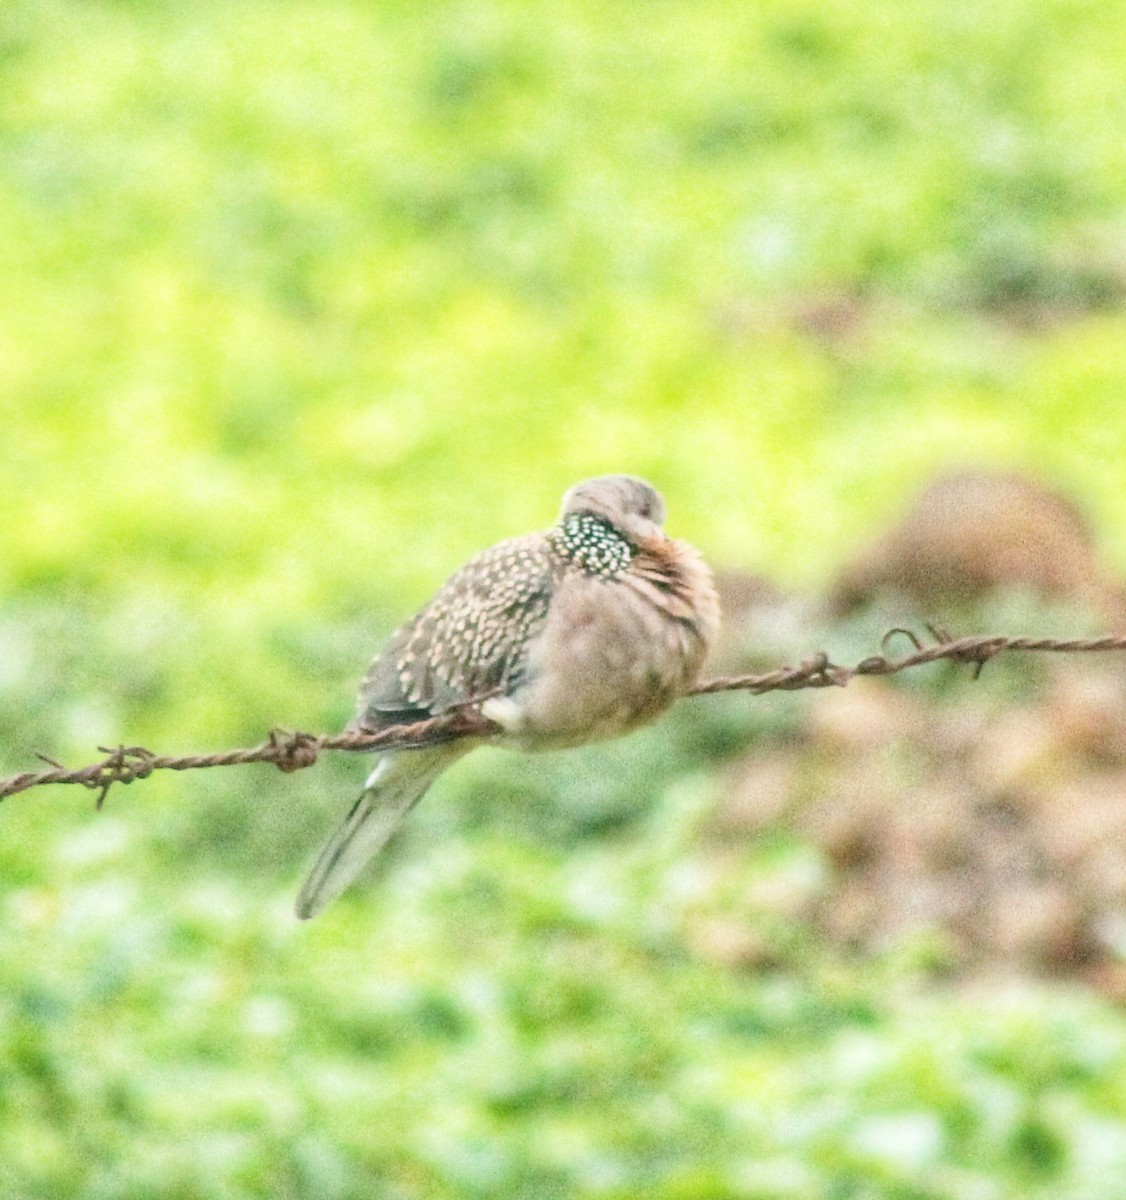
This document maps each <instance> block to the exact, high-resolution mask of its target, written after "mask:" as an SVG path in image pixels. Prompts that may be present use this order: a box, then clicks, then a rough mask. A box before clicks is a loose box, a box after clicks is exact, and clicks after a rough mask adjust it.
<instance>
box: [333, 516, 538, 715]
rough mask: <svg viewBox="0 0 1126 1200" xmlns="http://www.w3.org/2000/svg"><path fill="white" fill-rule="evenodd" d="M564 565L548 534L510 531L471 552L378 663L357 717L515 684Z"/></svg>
mask: <svg viewBox="0 0 1126 1200" xmlns="http://www.w3.org/2000/svg"><path fill="white" fill-rule="evenodd" d="M557 570H558V563H557V558H556V555H555V553H554V551H553V548H552V543H551V542H550V541H549V539H548V538H547V537H546V536H545V535H543V534H530V535H527V536H525V537H518V538H510V539H509V540H507V541H504V542H500V543H498V544H497V545H496V546H492V547H490V548H489V549H488V550H485V551H482V553H480V554H478V555H477V556H476V557H475V558H472V559H470V561H469V562H468V563H466V565H465V566H464V567H462V568H461V570H460V571H457V572H455V573H454V574H453V575H452V576H450V578H449V579H448V580H447V581H446V582H445V583H444V584H443V585H442V587H441V588H440V589H439V590H438V592H437V593H436V594H435V595H434V598H433V599H432V600H431V601H430V602H429V603H428V604H426V605H425V606H424V607H423V608H422V609H421V610H420V611H419V612H418V613H416V614H415V616H414V617H413V618H411V620H410V621H408V622H407V623H406V624H405V625H403V626H402V627H401V628H400V629H399V630H398V631H396V633H395V634H393V635H392V637H391V639H390V641H389V642H388V643H387V645H386V646H385V647H384V650H383V652H382V653H381V654H380V656H379V657H378V658H377V659H376V660H375V662H374V663H372V666H371V669H370V670H369V671H368V673H367V676H366V677H365V679H364V682H363V684H362V686H361V689H360V704H359V713H358V714H357V717H356V722H357V723H362V724H364V725H367V726H376V727H378V726H379V725H382V724H389V723H392V722H395V721H402V720H411V719H419V718H422V717H426V716H432V715H434V714H436V713H439V712H442V711H444V710H446V709H448V708H451V707H453V706H455V705H457V704H461V703H464V702H465V701H466V700H470V699H474V698H476V697H479V696H483V695H489V694H495V693H496V692H497V691H498V690H499V691H500V692H502V693H503V692H510V691H511V690H512V689H513V688H514V687H515V686H516V685H517V684H518V683H519V682H520V681H521V679H522V678H523V673H524V671H525V670H526V668H527V659H528V647H529V644H530V643H531V642H532V641H534V639H535V637H536V635H537V634H538V633H539V631H540V630H541V629H542V627H543V623H544V621H545V620H546V617H547V610H548V605H549V603H550V601H551V595H552V590H553V586H554V581H555V576H556V573H557Z"/></svg>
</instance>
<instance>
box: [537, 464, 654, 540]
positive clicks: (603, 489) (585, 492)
mask: <svg viewBox="0 0 1126 1200" xmlns="http://www.w3.org/2000/svg"><path fill="white" fill-rule="evenodd" d="M576 513H589V514H590V515H591V516H594V517H599V518H601V519H602V520H604V521H607V522H608V523H609V524H610V525H612V526H613V528H614V529H616V530H617V531H618V532H619V533H620V534H621V535H622V536H623V537H624V538H625V539H626V540H627V541H628V542H632V543H633V544H635V545H636V544H639V543H641V542H645V541H648V540H649V539H651V538H663V537H664V531H663V530H662V528H661V526H662V525H663V524H664V522H665V502H664V500H662V499H661V493H660V492H658V491H657V490H656V488H653V487H650V485H649V484H647V483H646V482H645V480H644V479H638V477H637V476H636V475H598V476H596V477H595V478H594V479H584V480H583V481H582V483H576V484H575V486H574V487H573V488H571V489H570V491H569V492H567V494H566V495H565V496H564V497H563V511H562V513H561V514H560V519H561V520H563V521H565V520H566V519H567V518H568V517H570V516H572V515H574V514H576Z"/></svg>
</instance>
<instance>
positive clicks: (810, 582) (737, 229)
mask: <svg viewBox="0 0 1126 1200" xmlns="http://www.w3.org/2000/svg"><path fill="white" fill-rule="evenodd" d="M1124 36H1126V13H1124V11H1123V9H1122V7H1121V6H1120V5H1115V4H1104V5H1093V4H1090V3H1085V2H1081V0H1023V2H1021V0H1013V2H1008V3H1002V4H997V5H989V6H977V7H971V6H955V5H949V4H942V3H938V2H937V0H918V2H914V3H908V4H902V5H890V4H883V3H879V2H877V0H864V2H860V3H858V2H856V0H849V2H847V3H846V2H845V0H819V2H818V3H812V2H811V0H781V2H779V3H772V4H765V3H753V4H743V5H738V4H732V3H728V2H726V0H692V2H687V0H652V2H648V3H628V4H627V3H624V2H621V3H619V2H615V0H554V2H553V3H550V4H549V3H543V2H540V0H523V2H520V3H516V2H515V0H513V2H510V3H501V2H496V0H494V2H485V0H476V2H474V3H440V2H435V3H428V4H421V5H406V4H398V3H395V2H394V0H379V2H375V0H372V2H367V3H364V2H361V0H329V2H327V3H314V2H312V0H303V2H302V0H278V2H275V3H264V2H261V0H241V2H239V3H235V2H223V0H198V2H197V3H192V4H171V3H159V2H156V0H153V2H145V0H134V2H128V0H121V2H119V3H109V2H106V0H83V2H78V0H69V2H67V0H53V2H52V0H6V2H5V3H4V5H3V7H2V9H0V431H2V436H0V480H2V481H3V495H2V499H0V767H2V768H3V769H4V770H6V771H15V770H17V769H23V768H25V767H26V766H27V765H28V764H29V762H32V761H33V760H32V758H31V752H32V751H33V750H42V751H44V752H48V753H52V754H56V755H61V756H64V757H66V758H67V759H68V760H70V761H76V762H77V761H85V760H86V759H88V758H89V757H90V756H91V752H92V750H93V747H94V746H96V745H98V744H99V743H100V744H108V743H114V744H116V743H117V742H119V741H121V740H124V741H126V742H143V743H145V744H148V745H151V746H153V747H155V748H159V749H161V750H168V751H176V750H181V749H182V750H195V749H208V748H219V747H224V746H227V745H235V744H243V743H247V742H251V741H255V740H257V739H258V738H259V737H260V736H261V734H262V733H263V731H264V730H265V729H267V728H269V727H271V726H273V725H275V724H283V725H287V726H291V727H298V728H307V729H319V728H327V727H332V726H336V725H339V724H340V723H341V722H342V721H343V720H344V719H345V717H346V716H347V715H348V714H349V712H350V707H351V700H352V694H353V690H354V686H355V681H356V679H357V678H358V677H359V675H360V674H361V672H362V670H363V669H364V667H365V666H366V663H367V660H368V658H369V657H370V655H371V653H372V652H373V651H374V649H375V648H376V647H377V646H378V644H379V641H380V638H381V637H382V636H383V635H384V634H385V633H386V631H387V630H388V629H389V628H390V627H391V626H392V625H393V624H394V623H395V621H396V620H398V619H399V618H400V617H401V616H402V615H403V614H404V613H405V612H407V611H409V610H410V609H411V608H412V607H413V606H415V605H416V604H417V603H419V602H420V601H421V600H422V599H424V598H425V596H426V595H427V594H428V592H429V591H430V589H432V588H433V587H434V586H435V584H436V583H437V582H438V581H440V580H441V579H442V578H444V576H445V575H446V574H447V573H448V572H449V571H450V570H451V569H453V568H454V567H456V566H457V565H459V564H460V563H461V562H462V561H463V560H464V559H465V558H466V557H467V556H468V555H469V554H470V553H472V552H473V551H474V550H476V549H478V548H479V547H481V546H482V545H484V544H486V543H488V542H490V541H492V540H495V539H498V538H500V537H503V536H506V535H509V534H511V533H515V532H520V531H523V530H525V529H528V528H534V527H537V526H542V525H545V524H547V523H548V522H549V521H550V520H551V519H552V517H553V514H554V511H555V508H556V506H557V504H558V498H559V496H560V495H561V493H562V491H563V490H564V489H565V488H566V487H567V486H568V485H569V484H570V483H572V482H574V481H575V480H576V479H578V478H581V477H583V476H584V475H589V474H593V473H598V472H602V471H607V470H630V471H634V472H637V473H640V474H644V475H646V476H648V477H650V478H652V479H653V480H654V481H655V482H656V483H657V484H658V485H659V486H660V487H661V488H662V489H663V490H664V492H665V494H666V498H667V501H668V504H669V508H670V511H671V513H672V518H671V522H670V525H671V527H672V529H673V531H674V532H676V533H677V534H680V535H684V536H688V537H690V538H691V539H692V540H694V541H695V542H697V543H698V544H699V545H700V546H701V547H703V548H704V549H705V550H706V552H707V554H708V556H709V557H710V558H711V559H712V561H714V562H716V563H718V564H723V565H727V566H738V567H744V568H749V569H755V570H762V571H766V572H768V573H770V574H772V575H774V576H776V577H777V578H779V579H781V580H782V581H783V582H785V583H787V584H791V585H801V586H816V585H817V584H819V583H821V582H823V581H824V580H825V579H826V578H828V576H829V575H830V574H831V572H832V571H833V569H834V568H835V567H836V566H837V565H839V564H840V562H841V561H842V560H843V557H844V556H845V554H846V553H847V550H848V548H849V547H850V546H851V545H854V544H856V543H858V542H859V541H860V539H861V538H862V537H863V536H864V534H865V533H866V532H867V531H869V530H871V529H874V528H876V527H877V526H878V524H879V523H880V522H881V521H882V520H884V519H886V518H887V516H888V515H889V514H890V513H891V512H893V511H894V509H895V507H896V504H897V503H898V502H900V501H901V500H902V499H903V497H905V496H906V495H908V494H909V493H910V492H911V491H912V489H913V488H915V487H917V486H918V484H919V483H920V481H921V480H923V479H924V478H926V477H927V476H928V475H929V474H930V473H931V472H932V471H934V470H936V469H938V468H939V467H940V466H945V465H949V464H951V463H955V462H957V463H963V462H979V463H980V462H984V463H997V464H1007V465H1015V466H1019V467H1023V468H1027V469H1030V470H1034V471H1036V472H1038V473H1040V474H1041V475H1043V476H1044V477H1046V478H1048V479H1049V480H1052V481H1054V482H1057V483H1059V484H1061V485H1063V486H1064V487H1066V488H1068V489H1069V490H1071V491H1072V492H1073V493H1075V494H1076V495H1078V496H1079V498H1080V499H1081V501H1082V502H1083V503H1084V505H1085V506H1086V508H1087V509H1088V511H1089V512H1090V513H1091V515H1092V517H1093V518H1094V520H1095V522H1096V525H1097V527H1098V528H1099V530H1100V532H1101V534H1102V538H1103V542H1104V546H1105V552H1106V555H1107V557H1108V559H1109V561H1110V562H1111V563H1112V564H1113V565H1115V566H1116V567H1117V568H1118V569H1119V570H1122V569H1124V568H1126V536H1124V535H1123V532H1122V531H1123V530H1124V529H1126V475H1124V472H1123V468H1122V463H1123V459H1124V455H1126V420H1124V418H1123V415H1122V412H1123V400H1124V394H1126V139H1124V138H1123V136H1122V131H1123V129H1124V128H1126V75H1124V74H1123V71H1122V56H1121V46H1122V42H1123V37H1124ZM810 648H811V649H812V648H813V647H812V646H811V647H810ZM800 703H801V701H800V698H786V699H784V700H780V699H779V698H778V697H771V698H765V699H760V700H754V701H749V700H747V699H745V698H739V697H728V698H722V699H720V700H716V701H714V702H708V703H707V704H706V705H705V704H700V705H698V706H696V707H695V708H693V709H692V711H691V712H685V713H683V714H677V715H676V716H674V718H672V719H671V720H670V721H669V722H668V723H667V724H666V725H665V726H663V727H662V728H661V730H659V731H657V732H650V733H648V734H642V735H639V736H637V737H635V738H633V739H631V740H629V741H628V742H626V743H622V744H621V745H613V746H609V747H605V748H596V749H593V750H589V751H580V752H574V753H571V754H568V755H566V756H559V757H557V758H552V759H550V760H543V761H539V762H536V763H528V762H521V761H520V760H518V759H514V758H509V757H504V756H501V755H499V754H486V753H483V754H481V755H480V756H479V757H478V756H475V757H474V758H473V759H472V760H470V761H468V762H466V763H465V764H463V765H462V766H461V767H459V768H458V771H457V772H456V774H455V776H454V777H451V778H450V779H448V780H446V781H445V782H444V783H443V785H442V786H441V787H440V788H439V789H438V790H437V791H436V792H435V794H434V795H433V796H432V797H430V798H429V799H428V800H427V803H426V805H425V806H423V808H422V809H420V810H419V812H418V813H417V814H416V818H415V819H414V820H413V821H412V825H411V827H410V829H409V830H407V831H406V833H405V836H404V837H403V838H402V839H401V842H400V844H399V845H398V847H397V848H396V851H395V853H394V854H392V855H391V856H390V857H389V859H388V861H387V862H386V863H384V864H383V865H382V866H381V868H380V870H379V871H378V872H377V877H376V878H375V879H374V880H373V881H372V882H370V883H369V884H368V886H366V887H364V888H361V889H357V891H356V892H355V893H354V894H352V895H350V896H349V897H348V898H347V899H346V900H344V901H341V902H340V904H339V905H338V906H336V907H335V908H334V909H333V910H330V911H329V913H327V914H326V915H325V917H324V918H322V919H321V920H320V921H318V922H316V923H314V924H312V925H310V926H304V925H298V924H297V923H296V922H294V921H293V920H292V919H291V917H290V904H291V895H292V892H293V889H294V887H295V884H296V882H297V880H298V878H299V876H300V873H301V871H302V869H303V866H304V864H305V863H306V862H307V860H308V858H309V856H310V855H311V853H312V851H313V849H314V847H315V845H316V843H317V841H318V840H319V838H320V837H321V836H323V833H324V831H325V828H326V827H327V824H328V822H329V821H330V820H331V819H333V818H334V816H335V814H336V812H337V810H338V809H339V808H340V807H341V806H342V805H343V804H345V803H346V802H347V801H348V799H349V798H350V793H351V792H352V791H353V790H354V788H355V784H356V779H357V777H358V770H359V767H360V764H357V763H356V762H355V761H349V762H342V761H337V760H333V761H326V762H324V763H322V764H321V765H320V766H318V767H317V768H316V769H315V770H314V771H309V772H305V773H302V774H298V775H294V776H288V777H283V776H281V775H278V774H276V773H273V772H271V771H270V770H268V769H266V768H247V769H245V770H240V771H235V770H231V771H216V772H212V773H209V774H207V775H187V776H178V777H174V778H171V779H169V778H165V777H154V778H153V779H150V780H148V781H146V782H144V783H140V784H137V785H136V786H135V787H134V788H133V789H131V790H129V791H127V792H126V791H124V790H121V791H119V792H117V793H115V794H114V796H113V797H112V798H111V800H110V804H109V809H108V811H107V812H106V813H104V814H102V815H101V816H98V817H97V818H95V817H94V816H93V815H92V814H91V813H90V812H89V810H88V809H89V806H88V804H87V803H86V800H87V799H88V797H86V796H85V795H84V794H79V795H75V794H72V793H70V792H64V791H61V790H60V791H55V792H51V791H36V792H30V793H27V794H25V795H22V796H20V797H18V798H16V799H14V800H12V801H10V802H8V803H6V804H5V805H4V806H3V808H2V810H0V872H2V880H3V886H2V892H0V1197H3V1200H25V1198H26V1200H31V1198H33V1197H35V1198H38V1197H55V1196H59V1197H63V1196H66V1197H77V1198H81V1200H94V1198H97V1200H111V1198H112V1200H124V1198H132V1197H142V1196H144V1197H147V1196H152V1195H160V1196H163V1197H173V1198H177V1197H184V1198H188V1197H193V1198H194V1197H200V1198H201V1200H202V1198H206V1200H242V1198H244V1197H246V1198H249V1197H259V1196H269V1197H278V1198H286V1197H294V1198H297V1197H306V1196H308V1197H325V1198H327V1200H345V1198H351V1197H390V1198H394V1200H416V1198H423V1197H439V1198H447V1197H448V1198H454V1197H457V1198H461V1197H493V1196H503V1197H513V1198H528V1200H532V1198H535V1200H544V1198H548V1197H556V1196H557V1197H590V1198H599V1200H627V1198H629V1200H633V1198H638V1200H640V1198H641V1197H646V1198H655V1200H709V1198H714V1200H719V1198H726V1197H747V1198H749V1200H784V1198H785V1200H814V1198H821V1197H825V1198H828V1200H868V1198H872V1200H876V1198H879V1200H883V1198H895V1200H938V1198H940V1197H941V1198H950V1200H955V1198H956V1200H1007V1198H1013V1200H1016V1198H1017V1197H1020V1198H1025V1197H1040V1196H1042V1197H1067V1198H1068V1200H1088V1198H1089V1200H1116V1198H1118V1197H1121V1196H1122V1195H1123V1194H1124V1188H1126V1185H1124V1184H1123V1179H1126V1023H1124V1022H1123V1020H1122V1018H1121V1014H1120V1013H1119V1011H1118V1010H1117V1009H1114V1008H1112V1007H1110V1006H1109V1005H1108V1004H1106V1003H1104V1002H1102V1001H1099V1000H1096V999H1095V998H1093V997H1092V996H1089V995H1086V994H1084V993H1081V992H1076V991H1070V990H1067V989H1065V988H1063V987H1055V988H1048V987H1044V986H1041V987H1036V988H1033V987H1030V986H1027V985H1020V986H1016V985H1014V986H1012V987H1006V988H1003V989H1000V988H999V989H993V990H986V991H983V992H980V993H973V994H969V995H966V994H959V993H958V992H954V993H946V994H941V993H937V992H935V991H934V989H933V988H932V987H930V986H928V985H926V984H925V983H923V982H921V981H920V980H919V979H918V978H917V976H916V975H915V972H914V970H913V966H912V958H911V954H910V953H903V954H895V953H891V954H889V956H888V958H887V960H886V961H881V962H879V963H876V964H872V963H868V964H855V963H851V964H850V963H847V962H842V961H839V960H838V959H837V958H836V957H834V956H833V955H832V954H831V953H830V952H829V951H827V950H826V949H824V948H823V947H820V946H818V945H815V944H809V943H807V942H803V941H796V942H794V943H793V944H792V945H789V946H788V947H787V948H786V954H785V964H784V966H783V967H782V968H781V969H779V970H777V971H774V972H771V973H769V974H763V975H754V974H746V975H739V974H734V973H731V972H728V971H725V970H723V969H722V968H720V967H717V966H709V965H703V964H700V963H699V962H697V961H695V960H694V959H693V958H692V957H691V956H690V955H689V954H687V953H686V951H685V950H684V948H683V943H682V940H681V938H680V936H679V930H680V926H681V922H682V920H683V917H684V914H685V911H686V910H687V908H688V907H690V905H691V903H692V887H691V886H690V881H689V882H687V883H686V881H685V878H684V869H683V853H684V849H685V847H686V846H688V845H690V843H691V841H692V838H693V835H694V830H695V828H696V826H697V824H698V822H699V821H700V820H701V819H702V815H703V814H706V812H707V810H708V807H709V805H710V804H711V803H712V802H713V801H714V798H715V795H716V788H717V784H716V782H715V778H714V774H713V772H712V771H711V769H710V768H711V766H712V764H713V763H714V762H715V761H716V760H717V759H719V758H722V757H723V756H724V755H725V754H729V753H732V752H733V751H734V749H735V748H736V747H737V746H739V745H741V744H742V743H743V742H744V741H745V740H746V739H748V738H753V737H754V735H755V733H756V730H759V729H762V728H766V727H773V726H774V725H777V723H778V722H783V723H784V722H785V721H786V720H787V719H789V717H788V716H787V714H792V713H793V712H795V711H796V709H795V708H794V706H795V705H798V706H800ZM788 705H789V707H787V706H788ZM907 800H908V801H909V798H907ZM804 853H806V852H805V851H804V850H803V849H802V848H801V847H800V846H796V847H764V848H756V847H749V848H748V856H749V858H748V862H749V869H751V870H752V871H756V872H760V873H762V872H769V871H771V870H784V869H791V868H792V866H793V858H794V856H795V855H797V856H798V857H799V859H800V856H801V855H802V854H804Z"/></svg>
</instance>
